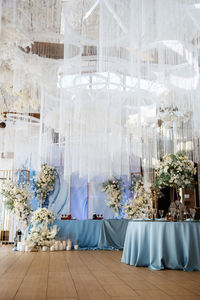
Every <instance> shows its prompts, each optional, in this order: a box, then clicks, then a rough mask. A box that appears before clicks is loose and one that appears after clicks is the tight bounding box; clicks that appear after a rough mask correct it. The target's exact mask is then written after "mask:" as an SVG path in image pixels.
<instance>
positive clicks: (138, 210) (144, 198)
mask: <svg viewBox="0 0 200 300" xmlns="http://www.w3.org/2000/svg"><path fill="white" fill-rule="evenodd" d="M152 198H153V193H152V190H151V187H150V186H145V185H144V182H143V180H142V179H140V180H138V181H136V182H135V188H134V192H133V197H132V198H130V199H128V200H127V201H126V202H125V204H124V206H123V212H124V214H125V217H126V218H127V219H133V218H144V217H145V216H146V213H147V212H148V211H149V210H150V209H151V205H152Z"/></svg>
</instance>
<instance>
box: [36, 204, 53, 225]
mask: <svg viewBox="0 0 200 300" xmlns="http://www.w3.org/2000/svg"><path fill="white" fill-rule="evenodd" d="M54 220H55V216H54V214H53V212H52V211H51V210H49V209H47V208H44V207H43V208H41V207H40V208H38V209H37V210H36V211H34V212H33V215H32V218H31V223H32V224H38V223H45V224H49V223H51V222H53V221H54Z"/></svg>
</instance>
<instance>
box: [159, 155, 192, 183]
mask: <svg viewBox="0 0 200 300" xmlns="http://www.w3.org/2000/svg"><path fill="white" fill-rule="evenodd" d="M195 174H196V168H195V167H194V163H193V162H192V161H191V160H190V159H189V158H188V157H187V156H186V155H185V154H183V153H178V154H167V155H165V156H164V157H163V161H162V162H160V165H159V167H158V168H157V176H156V181H155V186H156V187H157V188H161V189H162V188H165V187H167V186H168V187H176V188H184V187H192V186H193V184H194V175H195Z"/></svg>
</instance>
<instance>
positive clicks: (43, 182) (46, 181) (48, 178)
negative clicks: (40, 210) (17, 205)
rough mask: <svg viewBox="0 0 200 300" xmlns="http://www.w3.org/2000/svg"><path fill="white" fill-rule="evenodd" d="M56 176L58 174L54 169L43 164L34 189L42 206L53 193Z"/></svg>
mask: <svg viewBox="0 0 200 300" xmlns="http://www.w3.org/2000/svg"><path fill="white" fill-rule="evenodd" d="M56 174H57V172H56V169H55V168H54V167H52V166H49V165H47V164H42V165H41V170H40V172H39V173H38V174H37V175H36V177H35V178H34V181H33V188H34V191H35V195H36V197H37V199H38V201H39V202H40V206H43V205H44V203H45V201H46V199H47V198H48V196H49V195H50V194H51V193H52V192H53V190H54V185H55V180H56Z"/></svg>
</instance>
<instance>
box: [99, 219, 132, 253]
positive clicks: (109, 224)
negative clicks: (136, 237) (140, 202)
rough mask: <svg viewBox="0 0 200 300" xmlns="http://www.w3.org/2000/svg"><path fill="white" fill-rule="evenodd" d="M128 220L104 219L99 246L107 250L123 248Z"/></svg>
mask: <svg viewBox="0 0 200 300" xmlns="http://www.w3.org/2000/svg"><path fill="white" fill-rule="evenodd" d="M128 222H129V221H128V220H126V219H120V220H115V219H110V220H103V222H102V227H101V231H100V237H99V242H98V248H99V249H107V250H108V249H110V250H113V249H123V248H124V240H125V235H126V229H127V226H128Z"/></svg>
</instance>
